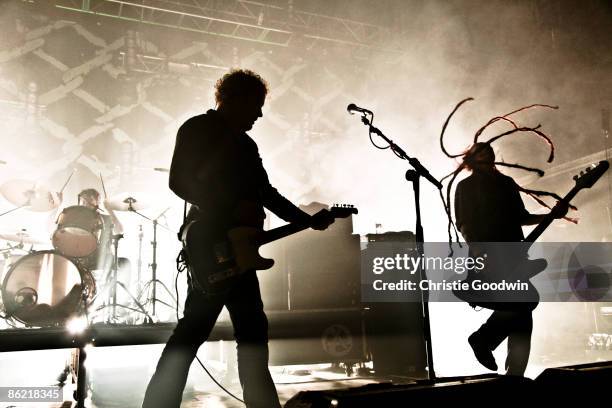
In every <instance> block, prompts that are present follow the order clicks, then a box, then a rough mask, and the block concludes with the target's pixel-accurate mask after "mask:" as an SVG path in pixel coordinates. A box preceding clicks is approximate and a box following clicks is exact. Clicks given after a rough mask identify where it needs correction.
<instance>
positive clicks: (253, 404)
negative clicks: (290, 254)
mask: <svg viewBox="0 0 612 408" xmlns="http://www.w3.org/2000/svg"><path fill="white" fill-rule="evenodd" d="M223 306H225V307H227V310H228V311H229V314H230V317H231V320H232V324H233V326H234V336H235V338H236V343H237V351H238V375H239V378H240V384H241V385H242V389H243V398H244V401H245V404H246V406H247V407H248V408H280V406H281V405H280V402H279V400H278V395H277V393H276V387H275V386H274V382H273V381H272V377H271V376H270V371H269V369H268V320H267V318H266V315H265V313H264V311H263V303H262V301H261V294H260V292H259V282H258V280H257V275H256V273H255V271H248V272H246V273H245V274H243V275H242V276H241V277H240V279H239V280H238V281H237V282H236V284H235V285H234V286H233V287H232V289H231V290H230V291H229V292H228V293H225V294H223V295H214V296H213V295H205V294H204V293H202V292H201V291H198V290H195V289H192V290H190V291H189V293H188V295H187V300H186V301H185V311H184V315H183V318H181V319H180V320H179V322H178V324H177V325H176V328H175V329H174V332H173V333H172V336H171V337H170V339H169V340H168V343H167V344H166V347H165V348H164V351H163V352H162V355H161V357H160V359H159V362H158V363H157V368H156V370H155V374H153V377H152V378H151V381H150V382H149V385H148V387H147V391H146V394H145V398H144V402H143V404H142V407H143V408H154V407H160V408H161V407H163V408H173V407H176V408H178V407H179V406H180V404H181V397H182V394H183V389H184V388H185V383H186V382H187V374H188V372H189V367H190V365H191V362H192V361H193V359H194V358H195V356H196V353H197V351H198V348H199V347H200V345H201V344H202V343H204V342H205V341H206V339H207V338H208V336H209V334H210V332H211V330H212V328H213V326H214V325H215V322H216V321H217V317H218V316H219V313H221V310H222V309H223Z"/></svg>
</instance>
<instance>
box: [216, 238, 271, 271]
mask: <svg viewBox="0 0 612 408" xmlns="http://www.w3.org/2000/svg"><path fill="white" fill-rule="evenodd" d="M262 232H263V231H262V230H260V229H258V228H253V227H237V228H232V229H231V230H229V231H228V233H227V237H228V239H229V241H230V243H231V246H232V248H233V251H234V262H235V263H236V266H237V267H238V269H239V270H240V273H243V272H245V271H248V270H250V269H256V270H258V271H263V270H266V269H270V268H271V267H272V266H274V260H272V259H267V258H263V257H262V256H261V255H259V245H258V244H257V242H258V241H259V239H260V237H261V234H262Z"/></svg>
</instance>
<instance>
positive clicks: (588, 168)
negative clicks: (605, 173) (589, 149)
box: [584, 167, 593, 173]
mask: <svg viewBox="0 0 612 408" xmlns="http://www.w3.org/2000/svg"><path fill="white" fill-rule="evenodd" d="M584 170H585V171H586V172H587V173H588V172H589V171H591V170H593V169H592V168H590V167H587V168H586V169H584Z"/></svg>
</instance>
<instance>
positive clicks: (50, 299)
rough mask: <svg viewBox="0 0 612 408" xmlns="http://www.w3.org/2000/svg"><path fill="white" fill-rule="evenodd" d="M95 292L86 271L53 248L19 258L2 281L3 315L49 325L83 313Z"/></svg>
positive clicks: (92, 279) (94, 286)
mask: <svg viewBox="0 0 612 408" xmlns="http://www.w3.org/2000/svg"><path fill="white" fill-rule="evenodd" d="M95 293H96V284H95V281H94V278H93V276H92V275H91V273H90V272H89V271H87V270H86V269H84V268H82V267H81V266H80V265H79V264H77V263H76V262H74V261H72V260H71V259H69V258H66V257H64V256H62V255H60V254H58V253H56V252H54V251H39V252H33V253H31V254H29V255H25V256H23V257H21V258H20V259H19V260H17V262H15V263H14V264H13V265H12V266H11V267H10V269H9V271H8V272H7V274H6V277H5V278H4V282H3V284H2V301H3V303H4V308H5V311H6V314H7V315H8V316H9V317H13V318H15V319H17V320H19V321H21V322H22V323H25V324H27V325H29V326H53V325H59V324H63V323H65V322H66V321H67V320H68V319H70V318H71V317H75V316H79V315H81V314H83V313H84V311H85V309H86V307H87V306H89V305H90V304H91V302H92V301H93V298H94V296H95Z"/></svg>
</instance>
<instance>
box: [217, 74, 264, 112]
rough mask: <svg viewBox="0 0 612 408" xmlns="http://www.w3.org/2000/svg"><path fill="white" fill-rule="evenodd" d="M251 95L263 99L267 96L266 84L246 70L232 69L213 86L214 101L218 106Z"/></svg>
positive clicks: (256, 75)
mask: <svg viewBox="0 0 612 408" xmlns="http://www.w3.org/2000/svg"><path fill="white" fill-rule="evenodd" d="M252 94H257V95H261V96H262V97H265V96H266V95H267V94H268V83H267V82H266V81H265V80H264V79H263V78H262V77H261V76H259V74H256V73H255V72H253V71H251V70H248V69H232V70H231V71H230V72H228V73H227V74H225V75H223V76H222V77H221V78H220V79H219V80H218V81H217V83H216V84H215V101H216V102H217V104H218V105H220V104H222V103H226V102H228V101H230V100H232V99H234V98H236V97H240V96H246V95H252Z"/></svg>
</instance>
